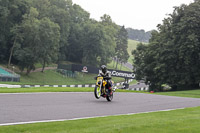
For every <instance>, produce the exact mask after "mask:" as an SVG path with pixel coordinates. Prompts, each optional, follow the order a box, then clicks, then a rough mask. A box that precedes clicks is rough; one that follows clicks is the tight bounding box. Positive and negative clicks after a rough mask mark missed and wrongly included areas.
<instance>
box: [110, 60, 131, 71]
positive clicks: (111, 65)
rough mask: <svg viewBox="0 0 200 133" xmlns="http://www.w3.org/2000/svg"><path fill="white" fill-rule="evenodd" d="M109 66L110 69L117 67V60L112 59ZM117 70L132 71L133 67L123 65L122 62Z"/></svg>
mask: <svg viewBox="0 0 200 133" xmlns="http://www.w3.org/2000/svg"><path fill="white" fill-rule="evenodd" d="M113 64H114V67H113ZM107 67H108V69H115V67H116V62H115V61H112V62H111V63H109V64H108V65H107ZM117 70H121V71H132V70H131V69H129V68H127V67H125V66H123V65H122V67H121V64H118V67H117Z"/></svg>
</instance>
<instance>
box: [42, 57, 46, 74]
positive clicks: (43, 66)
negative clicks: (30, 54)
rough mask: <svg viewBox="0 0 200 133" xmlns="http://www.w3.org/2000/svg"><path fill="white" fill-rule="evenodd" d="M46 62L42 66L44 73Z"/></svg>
mask: <svg viewBox="0 0 200 133" xmlns="http://www.w3.org/2000/svg"><path fill="white" fill-rule="evenodd" d="M45 65H46V62H45V60H44V61H43V65H42V72H44V68H45Z"/></svg>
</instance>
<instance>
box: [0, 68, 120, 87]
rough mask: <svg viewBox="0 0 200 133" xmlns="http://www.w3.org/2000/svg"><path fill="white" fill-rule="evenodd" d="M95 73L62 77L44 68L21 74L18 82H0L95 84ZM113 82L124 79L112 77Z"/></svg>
mask: <svg viewBox="0 0 200 133" xmlns="http://www.w3.org/2000/svg"><path fill="white" fill-rule="evenodd" d="M95 76H97V75H96V74H87V73H78V75H77V77H76V78H71V77H63V75H61V74H59V73H57V72H55V70H46V71H45V72H44V73H42V72H34V73H30V74H29V75H26V74H21V78H20V82H0V84H26V85H27V84H28V85H77V84H95V82H96V80H94V77H95ZM113 81H114V82H121V81H124V79H123V78H118V77H113Z"/></svg>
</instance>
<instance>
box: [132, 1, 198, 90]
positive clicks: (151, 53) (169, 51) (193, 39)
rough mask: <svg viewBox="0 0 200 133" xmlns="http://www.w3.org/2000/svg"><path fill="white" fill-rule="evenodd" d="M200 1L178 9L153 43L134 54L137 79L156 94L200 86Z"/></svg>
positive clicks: (154, 36) (143, 46)
mask: <svg viewBox="0 0 200 133" xmlns="http://www.w3.org/2000/svg"><path fill="white" fill-rule="evenodd" d="M199 16H200V0H195V1H194V2H193V3H191V4H190V5H184V4H183V5H181V6H180V7H175V8H174V11H173V13H172V14H170V15H169V17H168V18H166V19H164V20H163V24H161V25H158V31H153V32H152V38H151V39H150V43H149V44H148V45H147V44H140V45H138V47H137V50H135V51H133V52H132V53H133V55H134V56H135V59H134V66H135V68H136V73H137V78H138V79H141V78H144V79H145V80H146V82H150V87H151V89H152V90H159V91H161V90H162V86H163V85H169V86H170V87H172V89H173V90H177V89H185V88H197V87H198V85H199V83H200V69H199V68H200V30H199V29H200V17H199Z"/></svg>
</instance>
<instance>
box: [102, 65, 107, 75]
mask: <svg viewBox="0 0 200 133" xmlns="http://www.w3.org/2000/svg"><path fill="white" fill-rule="evenodd" d="M101 71H102V72H103V73H106V72H107V67H106V65H102V66H101Z"/></svg>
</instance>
